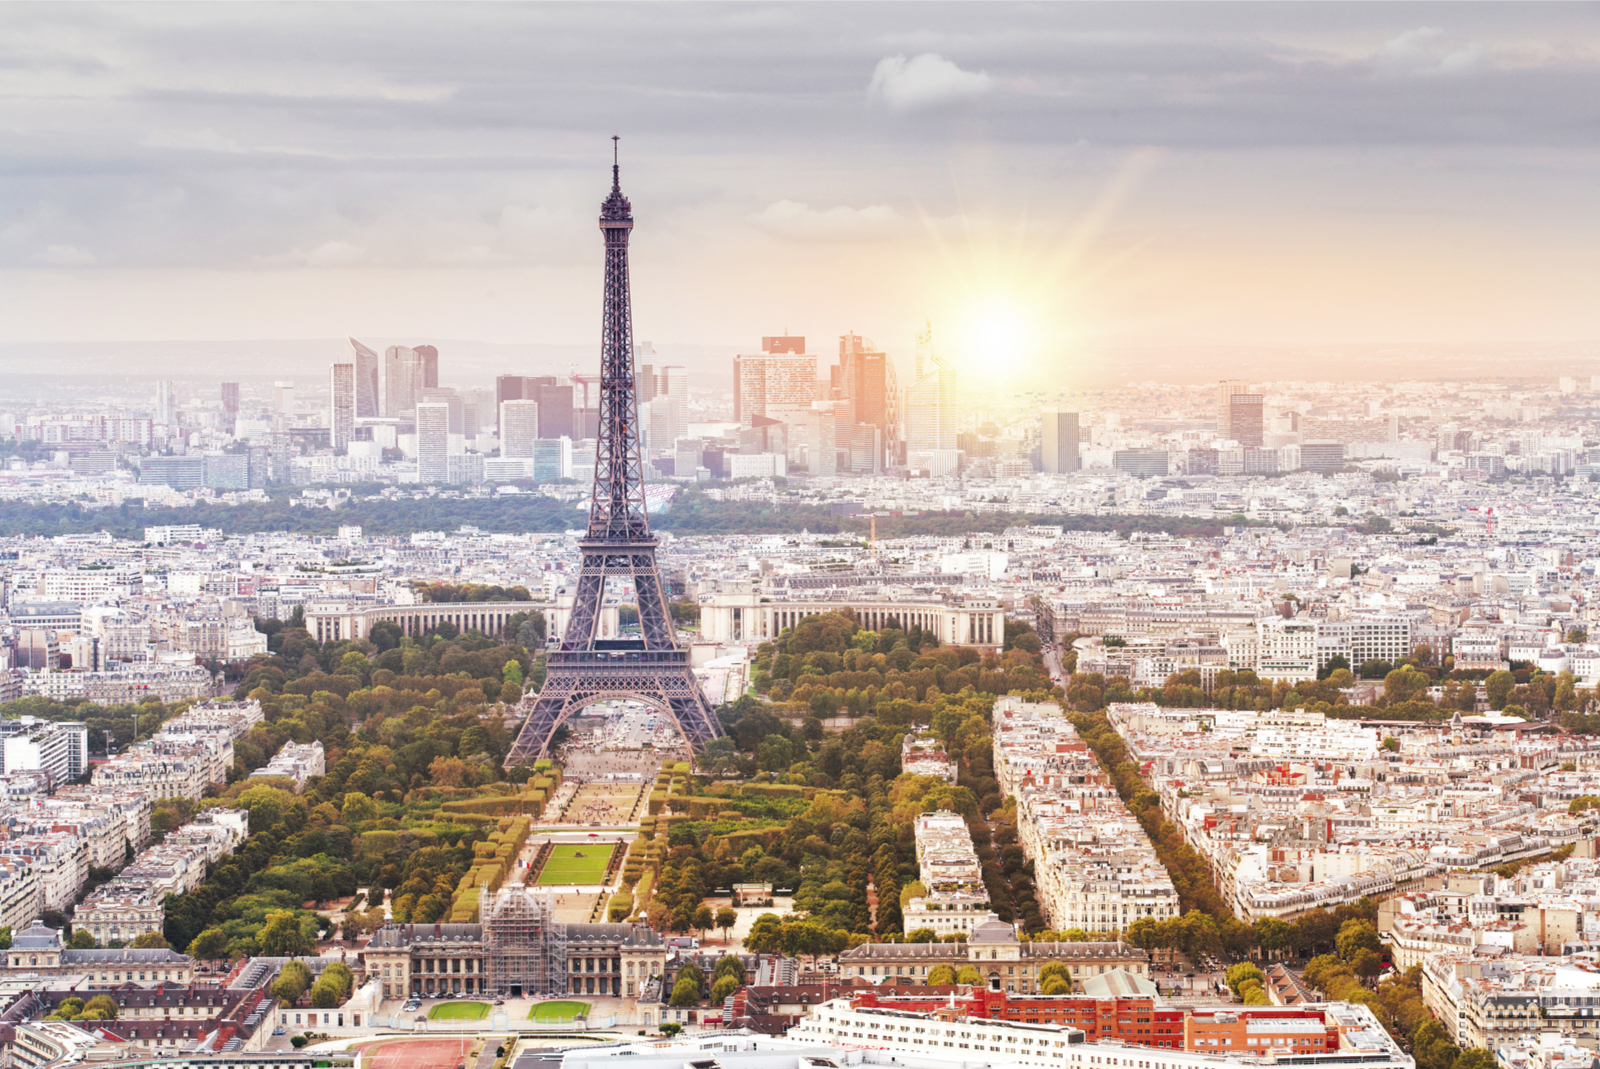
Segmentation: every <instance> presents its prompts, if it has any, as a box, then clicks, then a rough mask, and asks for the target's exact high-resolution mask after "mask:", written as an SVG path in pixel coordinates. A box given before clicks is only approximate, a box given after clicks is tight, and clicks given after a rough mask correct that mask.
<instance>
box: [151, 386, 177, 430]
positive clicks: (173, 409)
mask: <svg viewBox="0 0 1600 1069" xmlns="http://www.w3.org/2000/svg"><path fill="white" fill-rule="evenodd" d="M177 421H178V403H177V391H176V388H175V387H174V386H173V384H172V380H171V379H158V380H157V381H156V422H157V423H165V424H167V425H169V426H170V425H172V424H174V423H176V422H177Z"/></svg>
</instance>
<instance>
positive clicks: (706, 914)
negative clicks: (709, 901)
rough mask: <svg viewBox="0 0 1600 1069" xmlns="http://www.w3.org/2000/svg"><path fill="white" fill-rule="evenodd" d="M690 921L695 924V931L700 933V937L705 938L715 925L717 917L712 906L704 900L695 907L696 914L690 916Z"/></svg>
mask: <svg viewBox="0 0 1600 1069" xmlns="http://www.w3.org/2000/svg"><path fill="white" fill-rule="evenodd" d="M689 923H690V924H692V925H693V926H694V929H695V931H697V932H699V933H700V938H702V939H704V938H705V937H706V932H708V931H710V930H711V929H712V928H713V927H715V925H716V923H717V918H716V915H715V914H714V913H712V912H711V907H710V906H708V905H706V904H705V903H704V902H702V903H700V904H699V905H698V906H696V907H695V910H694V916H693V917H691V918H690V921H689Z"/></svg>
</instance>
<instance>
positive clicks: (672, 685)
mask: <svg viewBox="0 0 1600 1069" xmlns="http://www.w3.org/2000/svg"><path fill="white" fill-rule="evenodd" d="M598 644H599V645H603V646H614V647H623V648H616V649H594V650H551V651H550V652H549V653H548V654H546V656H545V677H544V686H543V688H542V689H540V691H539V694H538V696H537V697H535V698H533V699H531V706H532V708H531V710H530V711H529V713H528V719H527V720H526V721H525V722H524V723H523V725H522V731H521V733H520V734H518V736H517V741H516V744H515V745H514V746H512V747H511V753H510V754H509V755H507V757H506V761H505V764H506V767H507V768H510V767H512V766H514V765H531V764H533V762H534V761H536V760H538V759H540V758H542V757H548V756H549V753H550V740H551V738H552V737H554V735H555V733H556V729H557V728H559V727H560V726H561V725H562V724H564V723H566V722H567V720H568V719H570V718H571V717H573V716H576V715H577V714H578V713H580V712H582V711H583V710H584V709H585V708H586V707H588V706H590V705H593V704H595V703H596V702H603V701H636V702H643V703H644V704H646V705H649V706H653V707H655V708H657V709H660V710H661V711H662V712H664V713H666V714H667V715H668V716H670V717H672V720H673V722H674V723H675V724H676V725H677V727H678V732H679V734H681V735H682V736H683V737H684V739H685V740H686V741H687V742H688V743H689V746H690V748H691V749H693V750H694V751H696V752H699V750H700V749H701V747H703V746H705V744H706V743H708V742H710V741H711V740H712V739H714V738H716V737H717V736H719V735H721V734H722V732H721V730H720V729H719V727H718V725H717V717H716V714H715V713H714V712H712V710H711V704H710V703H709V702H707V701H706V696H705V693H704V692H703V691H701V689H700V684H699V682H698V681H697V680H696V679H695V678H694V672H693V670H691V669H690V667H689V651H688V650H645V649H643V648H641V644H639V643H633V642H627V641H625V640H622V641H613V642H601V643H598Z"/></svg>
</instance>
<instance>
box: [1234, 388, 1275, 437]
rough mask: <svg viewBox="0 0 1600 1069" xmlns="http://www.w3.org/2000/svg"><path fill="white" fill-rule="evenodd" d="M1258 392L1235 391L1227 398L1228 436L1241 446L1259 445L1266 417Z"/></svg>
mask: <svg viewBox="0 0 1600 1069" xmlns="http://www.w3.org/2000/svg"><path fill="white" fill-rule="evenodd" d="M1262 400H1263V398H1262V396H1261V395H1260V394H1258V393H1236V394H1233V395H1232V396H1230V397H1229V398H1228V437H1229V438H1232V439H1233V440H1234V441H1236V442H1238V443H1239V444H1240V445H1243V446H1259V445H1261V443H1262V439H1263V435H1264V433H1265V426H1266V419H1265V416H1264V413H1263V410H1262V407H1261V402H1262Z"/></svg>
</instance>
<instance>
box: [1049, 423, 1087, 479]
mask: <svg viewBox="0 0 1600 1069" xmlns="http://www.w3.org/2000/svg"><path fill="white" fill-rule="evenodd" d="M1042 422H1043V426H1042V427H1041V428H1040V434H1039V444H1040V461H1041V462H1042V463H1043V465H1044V470H1045V471H1047V472H1050V473H1052V474H1054V475H1065V474H1066V473H1067V472H1071V471H1077V470H1078V469H1079V468H1080V467H1081V466H1082V465H1081V462H1080V460H1079V458H1078V414H1077V413H1076V412H1068V411H1066V410H1065V409H1061V408H1047V409H1045V410H1044V413H1043V420H1042Z"/></svg>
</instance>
